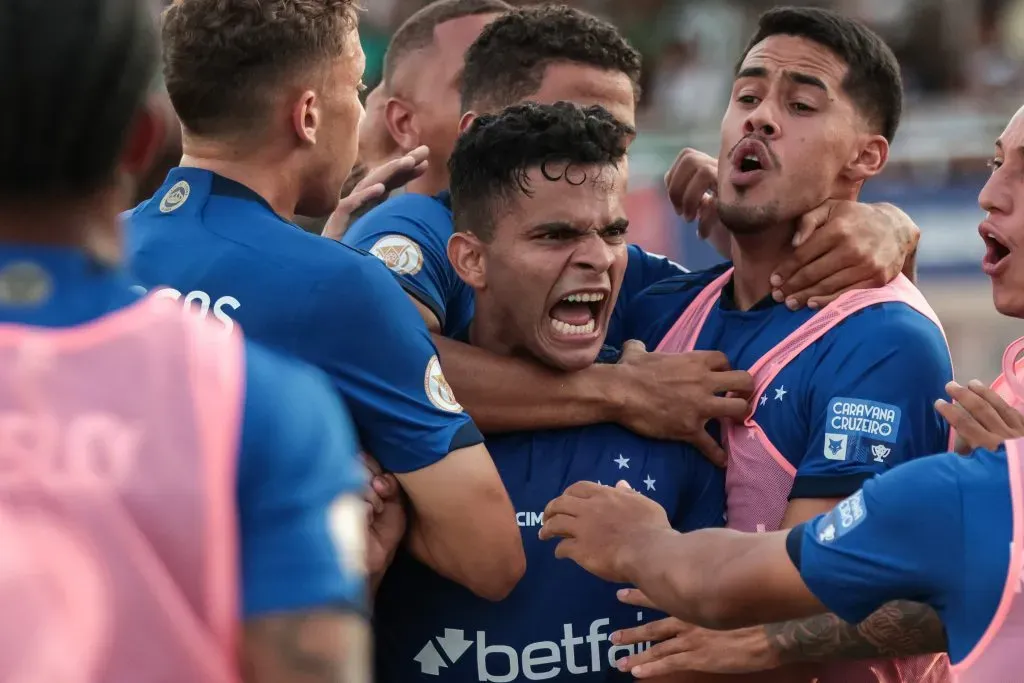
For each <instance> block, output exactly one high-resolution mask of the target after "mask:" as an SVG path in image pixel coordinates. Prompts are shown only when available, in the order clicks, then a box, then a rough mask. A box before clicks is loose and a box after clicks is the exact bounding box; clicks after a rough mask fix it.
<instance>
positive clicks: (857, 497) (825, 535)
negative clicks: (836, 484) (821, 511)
mask: <svg viewBox="0 0 1024 683" xmlns="http://www.w3.org/2000/svg"><path fill="white" fill-rule="evenodd" d="M867 516H868V509H867V506H865V505H864V491H857V493H855V494H853V495H852V496H850V497H849V498H847V499H846V500H844V501H842V502H841V503H839V505H836V506H835V507H834V508H833V509H832V510H831V511H830V512H828V513H827V514H825V515H824V516H823V517H822V518H821V519H819V520H818V524H817V526H815V528H814V533H815V535H816V536H817V538H818V543H831V542H833V541H835V540H837V539H840V538H842V537H843V536H845V535H846V534H848V533H850V532H851V531H852V530H854V529H856V528H857V527H858V526H860V524H861V522H863V521H864V520H865V519H866V518H867Z"/></svg>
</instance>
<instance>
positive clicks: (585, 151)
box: [448, 102, 635, 241]
mask: <svg viewBox="0 0 1024 683" xmlns="http://www.w3.org/2000/svg"><path fill="white" fill-rule="evenodd" d="M634 134H635V131H634V130H633V127H632V126H629V125H626V124H624V123H621V122H619V121H618V120H617V119H615V117H613V116H612V115H611V114H609V113H608V111H607V110H605V109H604V108H603V107H600V106H597V105H593V106H590V107H581V106H580V105H578V104H573V103H571V102H556V103H555V104H546V105H541V104H534V103H532V102H527V103H524V104H517V105H513V106H511V107H508V108H507V109H505V110H503V111H502V112H501V113H499V114H485V115H483V116H480V117H478V118H477V119H476V120H474V121H473V124H472V125H471V126H470V127H469V129H468V130H467V131H466V132H465V133H463V134H462V135H461V136H460V137H459V139H458V142H457V143H456V145H455V151H454V152H452V156H451V158H450V159H449V160H448V170H449V172H450V173H451V185H450V187H451V202H452V213H453V215H454V218H455V229H456V230H458V231H463V232H472V233H473V234H474V235H477V236H478V237H480V238H481V239H483V240H485V241H489V240H490V239H491V238H492V237H493V233H494V210H495V207H496V205H497V204H502V203H504V202H507V201H509V200H511V199H512V198H513V197H515V196H516V195H525V196H527V197H529V196H531V194H532V190H531V189H530V183H529V178H528V177H527V175H528V174H529V172H530V170H532V169H535V168H540V169H541V171H542V172H543V174H544V177H545V178H547V179H548V180H552V181H555V180H563V179H564V180H565V181H566V182H569V183H572V184H580V183H582V182H585V181H586V179H587V177H586V174H585V173H575V172H573V170H572V169H573V167H574V166H590V165H594V164H598V165H610V164H617V163H618V162H619V161H621V160H622V158H623V157H624V156H625V154H626V147H627V144H628V141H629V138H630V137H632V136H633V135H634ZM549 164H552V165H554V164H557V165H558V170H557V172H556V171H554V170H549V169H548V165H549ZM563 165H564V166H563Z"/></svg>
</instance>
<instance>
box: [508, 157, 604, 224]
mask: <svg viewBox="0 0 1024 683" xmlns="http://www.w3.org/2000/svg"><path fill="white" fill-rule="evenodd" d="M552 178H553V179H552ZM526 179H527V187H528V188H529V190H530V196H524V195H522V194H517V197H516V201H515V202H513V204H514V205H515V206H514V208H513V211H512V213H515V214H517V215H518V216H517V217H518V218H519V219H526V221H527V222H528V223H529V224H530V225H537V224H539V223H547V222H566V223H570V224H573V225H581V226H583V227H586V226H590V227H594V226H603V225H605V224H607V223H609V222H611V221H613V220H615V219H616V218H619V217H620V214H621V213H622V202H621V199H622V196H621V195H622V191H623V187H624V183H623V182H622V178H621V172H620V171H619V170H618V169H617V168H616V167H614V166H611V165H585V166H584V165H570V166H568V167H567V166H566V164H565V163H561V162H557V163H551V164H547V165H546V166H545V167H544V169H543V171H542V169H540V168H533V169H530V172H529V173H528V174H527V178H526Z"/></svg>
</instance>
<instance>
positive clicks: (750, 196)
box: [625, 8, 952, 681]
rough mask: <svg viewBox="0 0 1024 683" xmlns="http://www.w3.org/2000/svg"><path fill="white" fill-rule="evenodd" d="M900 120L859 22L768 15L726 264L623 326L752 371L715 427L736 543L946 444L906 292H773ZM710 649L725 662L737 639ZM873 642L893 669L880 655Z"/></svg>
mask: <svg viewBox="0 0 1024 683" xmlns="http://www.w3.org/2000/svg"><path fill="white" fill-rule="evenodd" d="M901 105H902V88H901V83H900V76H899V67H898V65H897V63H896V60H895V57H894V56H893V55H892V52H891V51H890V50H889V49H888V48H887V47H886V46H885V44H884V43H883V42H882V40H881V39H880V38H879V37H878V36H877V35H875V34H873V33H871V32H870V31H869V30H868V29H866V28H865V27H863V26H862V25H861V24H858V23H856V22H854V21H852V20H849V19H846V18H844V17H842V16H840V15H838V14H835V13H832V12H826V11H822V10H816V9H793V8H785V9H778V10H772V11H769V12H767V13H766V14H764V15H763V16H762V17H761V19H760V23H759V27H758V30H757V31H756V33H755V35H754V36H753V37H752V39H751V41H750V43H749V45H748V48H747V50H746V52H745V53H744V57H743V59H742V61H741V63H740V64H739V66H738V68H737V72H736V77H735V82H734V85H733V91H732V100H731V102H730V104H729V107H728V110H727V112H726V114H725V117H724V119H723V121H722V147H721V153H720V159H722V163H721V164H720V166H719V184H718V194H717V196H718V214H719V216H720V218H721V220H722V222H723V224H724V225H725V226H726V227H727V228H728V229H729V231H730V232H731V234H732V253H733V258H734V263H733V264H732V265H730V266H722V267H719V268H715V269H712V270H710V271H707V272H704V273H695V274H693V275H687V276H681V277H677V278H675V279H673V280H668V281H666V282H663V283H660V284H657V285H654V286H653V287H651V288H650V289H648V290H647V291H646V292H644V293H642V294H640V295H639V296H638V297H637V298H636V299H635V300H634V301H633V302H632V303H631V304H630V307H629V309H628V311H627V320H626V329H627V332H626V334H627V336H630V337H635V338H637V339H640V340H642V341H644V342H645V343H646V344H647V346H648V348H657V349H659V350H662V351H666V352H685V351H689V350H692V349H719V350H721V351H723V352H724V353H725V354H726V355H727V356H728V358H729V361H730V363H731V364H732V365H733V366H734V367H742V368H750V372H751V374H752V375H753V377H754V383H755V390H754V395H753V399H752V401H751V404H750V408H749V409H748V411H747V412H746V414H745V415H744V416H743V418H741V419H740V420H736V421H731V422H726V423H725V424H724V426H723V434H722V439H723V443H724V444H725V445H726V447H727V449H728V451H729V466H728V472H727V480H726V481H727V484H726V490H727V494H728V523H729V527H730V528H733V529H739V530H743V531H748V532H758V531H761V532H763V531H774V530H777V529H780V528H789V527H792V526H795V525H797V524H799V523H801V522H805V521H806V520H808V519H810V518H812V517H814V516H815V515H818V514H821V513H824V512H826V511H827V510H829V509H831V508H832V507H833V506H834V505H835V504H836V503H837V502H838V501H839V500H841V499H842V498H844V497H846V496H848V495H850V494H852V493H854V492H855V491H856V490H857V489H858V488H860V486H861V485H862V484H863V483H864V481H866V480H867V479H869V478H871V477H873V476H875V475H876V474H877V473H880V472H884V471H886V470H888V469H890V468H892V467H894V466H895V465H897V464H899V463H902V462H906V461H907V460H910V459H912V458H916V457H919V456H922V455H927V454H930V453H935V452H941V451H942V450H945V448H946V446H947V444H948V433H947V429H946V427H945V424H944V423H943V421H942V420H941V418H940V416H939V415H938V414H937V413H936V412H935V411H934V409H933V403H934V402H935V400H936V399H938V398H939V397H940V396H943V395H945V391H944V386H945V384H946V382H948V381H949V380H950V379H951V378H952V368H951V362H950V357H949V351H948V349H947V347H946V343H945V340H944V338H943V334H942V330H941V328H940V327H939V325H938V321H937V319H936V318H935V315H934V313H933V312H932V310H931V308H930V307H929V306H928V304H927V302H926V301H925V300H924V298H923V297H922V296H921V294H920V293H919V292H918V291H917V290H916V289H915V288H914V287H913V286H912V285H911V284H910V283H909V282H908V281H907V280H906V279H905V278H903V277H900V278H898V279H897V280H896V281H895V282H893V283H892V284H890V285H888V286H886V287H883V288H881V289H876V290H860V291H855V292H850V293H848V294H845V295H843V296H842V297H840V298H839V299H837V300H836V301H835V302H833V303H831V304H830V305H829V306H828V307H827V308H825V309H824V310H823V311H822V312H815V311H811V310H805V311H797V312H794V311H791V310H789V309H788V308H787V307H786V306H784V305H781V304H780V303H779V302H777V301H776V300H775V299H773V298H772V296H771V290H772V285H771V284H770V281H769V277H770V275H771V273H772V272H773V271H774V270H775V268H776V267H777V266H778V264H779V263H780V262H781V261H783V260H784V259H785V258H786V257H787V256H788V255H789V254H790V253H791V251H792V249H793V247H792V245H791V238H792V235H793V231H794V224H795V221H796V219H797V218H798V217H799V216H801V215H802V214H804V213H806V212H807V211H808V210H810V209H812V208H813V207H815V206H818V205H820V204H821V203H822V202H824V201H826V200H835V199H841V200H854V199H856V197H857V194H858V192H859V190H860V188H861V186H862V184H863V183H864V182H865V181H867V180H868V179H870V178H871V177H873V176H875V175H876V174H878V173H879V172H880V171H881V170H882V168H883V167H884V166H885V163H886V160H887V158H888V150H889V142H890V141H891V140H892V138H893V135H894V134H895V132H896V128H897V126H898V123H899V117H900V111H901ZM901 607H902V606H901ZM919 612H920V610H919V608H917V607H913V606H907V611H906V613H900V612H899V611H898V610H897V611H896V615H895V616H896V617H897V618H899V619H902V620H903V623H904V625H905V626H909V625H911V624H916V623H917V622H918V621H919V620H920V619H921V615H920V613H919ZM874 619H875V620H876V623H877V622H878V621H886V622H888V621H891V620H892V619H893V614H892V613H890V612H885V613H883V614H880V615H879V616H877V617H875V618H874ZM826 626H827V627H828V628H830V629H833V630H834V629H837V628H840V627H841V625H840V624H839V623H838V622H834V623H831V624H826ZM772 628H773V629H775V628H782V629H783V630H787V629H789V630H792V629H795V628H797V625H785V626H781V627H772ZM907 630H908V631H909V630H910V629H909V628H908V629H907ZM769 635H770V634H769V633H764V636H765V638H767V637H768V636H769ZM852 635H855V636H860V634H858V633H857V632H856V631H853V634H852ZM719 636H720V637H719V638H718V642H719V643H720V644H721V647H725V646H726V644H727V643H728V642H729V640H728V639H730V638H732V639H738V638H740V635H739V634H719ZM627 637H628V634H627ZM709 640H711V637H709ZM763 640H764V639H762V641H761V642H762V643H763ZM847 641H848V642H853V641H857V642H859V643H860V650H859V653H858V655H857V656H859V657H864V656H866V654H867V652H869V651H870V650H869V649H868V648H867V647H865V645H872V643H871V642H868V643H864V638H863V637H858V638H849V639H847ZM711 642H712V645H709V646H708V647H713V642H714V641H713V640H711ZM837 642H838V641H837ZM755 645H756V641H753V642H751V644H750V647H754V646H755ZM873 645H874V647H875V652H876V653H877V655H878V656H880V657H882V656H884V655H885V654H886V650H885V645H884V643H875V644H873ZM851 647H852V645H851ZM921 647H922V651H928V648H927V647H926V645H922V646H921ZM834 654H838V653H834ZM652 657H653V655H649V656H648V657H647V658H643V659H641V658H640V657H637V658H634V659H632V660H630V661H629V662H627V663H626V664H625V666H632V665H636V664H637V663H638V662H643V661H646V660H649V659H651V658H652ZM771 663H772V664H778V663H781V662H778V661H776V662H771ZM730 666H738V665H737V664H736V663H731V664H730ZM751 668H761V667H753V666H752V667H751ZM944 669H945V664H944V662H937V661H936V660H935V658H933V657H926V658H920V659H916V660H913V661H900V662H895V661H889V662H882V661H876V662H863V663H857V664H849V665H847V664H845V663H844V664H842V665H836V666H832V665H823V666H822V667H821V668H820V669H819V670H817V671H815V672H813V673H810V674H807V675H809V676H819V677H820V678H821V680H823V681H831V680H841V679H842V678H843V677H844V676H849V675H852V674H851V673H850V672H851V671H858V670H859V671H873V672H874V674H873V675H875V676H878V677H879V679H880V680H887V681H888V680H896V681H898V680H901V678H902V677H906V676H910V677H911V678H913V679H914V680H928V677H929V676H933V675H934V676H937V677H938V680H941V679H942V678H943V676H945V675H946V674H944V673H943V672H944ZM641 671H643V670H641ZM833 677H835V678H833Z"/></svg>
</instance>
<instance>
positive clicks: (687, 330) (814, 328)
mask: <svg viewBox="0 0 1024 683" xmlns="http://www.w3.org/2000/svg"><path fill="white" fill-rule="evenodd" d="M731 277H732V269H729V270H728V271H726V272H725V273H723V274H722V275H721V276H720V277H718V278H717V279H716V280H714V281H713V282H712V283H711V284H709V285H708V286H707V287H705V288H704V290H703V291H702V292H701V293H700V294H699V295H698V296H697V298H696V299H694V300H693V302H691V304H690V305H689V307H687V309H686V310H685V311H684V312H683V314H682V315H681V316H680V317H679V319H678V320H677V321H676V323H675V324H674V325H673V326H672V328H671V329H670V330H669V332H668V334H667V335H666V336H665V338H664V339H662V341H661V344H659V345H658V348H657V350H658V351H665V352H670V353H684V352H687V351H692V350H693V349H694V346H695V345H696V342H697V338H698V336H699V335H700V331H701V328H702V327H703V326H704V322H705V321H706V320H707V317H708V315H709V314H710V313H711V311H712V309H713V308H714V307H715V306H716V305H717V303H718V300H719V297H720V296H721V292H722V289H723V288H724V287H725V285H726V284H728V282H729V279H730V278H731ZM888 302H902V303H905V304H907V305H908V306H910V307H911V308H913V309H914V310H916V311H918V312H919V313H921V314H922V315H924V316H926V317H927V318H929V319H930V320H931V321H932V322H934V323H935V324H936V325H938V326H939V329H940V330H941V329H942V325H941V324H940V323H939V319H938V316H936V315H935V312H934V311H933V310H932V309H931V306H929V305H928V302H927V301H926V300H925V298H924V296H923V295H922V294H921V292H920V291H918V289H917V288H916V287H914V285H913V284H912V283H911V282H910V281H909V280H908V279H907V278H905V277H904V276H902V275H900V276H899V277H897V278H896V279H895V280H894V281H893V282H891V283H890V284H888V285H886V286H885V287H881V288H878V289H861V290H855V291H851V292H847V293H846V294H843V295H842V296H840V297H839V298H837V299H836V300H835V301H834V302H832V303H831V304H830V305H829V306H827V307H826V308H825V309H823V310H822V311H821V312H820V313H818V314H817V315H815V316H813V317H812V318H810V319H809V320H808V321H807V322H805V323H804V324H803V325H801V326H800V327H799V328H797V329H796V330H794V331H793V332H792V333H790V335H789V336H788V337H786V338H785V339H783V340H782V341H781V342H780V343H779V344H777V345H776V346H775V347H774V348H773V349H771V350H770V351H769V352H768V353H766V354H765V355H764V356H763V357H761V358H760V359H758V361H757V362H756V363H754V365H753V366H752V367H751V368H750V369H749V372H750V374H751V375H752V376H753V378H754V394H753V396H752V398H751V401H750V410H749V412H748V413H747V416H746V418H744V419H743V420H742V421H740V422H736V421H732V420H723V421H722V441H723V446H724V447H725V449H726V451H727V452H728V454H729V464H728V468H727V469H726V475H725V480H726V484H725V490H726V499H727V503H726V505H727V510H728V526H729V528H730V529H736V530H739V531H752V532H766V531H778V529H779V527H780V525H781V524H782V518H783V516H784V515H785V513H786V508H787V506H788V504H789V492H790V491H791V490H792V488H793V480H794V478H795V477H796V469H795V468H794V467H793V465H792V464H790V462H789V461H788V460H786V458H785V457H784V456H783V455H782V454H781V453H779V451H778V449H776V448H775V445H774V444H772V443H771V441H769V440H768V438H767V437H766V436H765V434H764V431H763V430H762V429H761V427H760V425H758V424H757V422H756V421H755V420H754V419H753V414H754V407H755V406H756V405H757V401H758V399H759V398H760V397H761V394H763V393H764V392H765V391H766V390H767V389H768V387H769V386H770V385H771V383H772V381H773V380H774V379H775V377H776V375H778V373H779V372H780V371H781V370H782V369H783V368H785V367H786V365H788V364H789V362H790V361H791V360H793V359H794V358H796V356H797V355H799V354H800V353H801V352H802V351H803V350H804V349H806V348H807V347H808V346H810V345H811V344H813V343H814V342H815V341H817V340H818V339H820V338H821V337H822V336H823V335H824V334H825V333H827V332H828V331H829V330H831V329H832V328H833V327H835V326H836V325H838V324H839V323H841V322H842V321H843V320H844V319H846V318H847V317H848V316H850V315H852V314H853V313H856V312H857V311H860V310H862V309H864V308H867V307H869V306H873V305H875V304H880V303H888ZM948 680H950V677H949V666H948V658H947V657H946V655H938V656H925V657H913V658H908V659H900V660H877V661H876V660H870V661H859V662H841V663H834V664H832V663H826V664H822V665H821V666H820V675H819V676H818V677H817V681H818V683H861V682H864V683H940V682H943V681H948Z"/></svg>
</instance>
